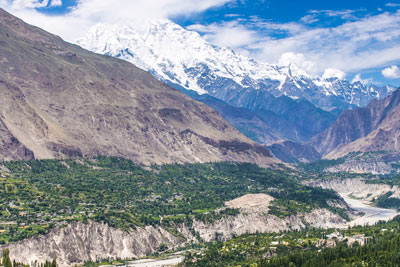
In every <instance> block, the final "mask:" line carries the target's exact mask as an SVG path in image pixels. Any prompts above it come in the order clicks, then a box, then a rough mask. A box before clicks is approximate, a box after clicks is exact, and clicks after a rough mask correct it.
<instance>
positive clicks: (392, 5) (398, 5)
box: [385, 3, 400, 7]
mask: <svg viewBox="0 0 400 267" xmlns="http://www.w3.org/2000/svg"><path fill="white" fill-rule="evenodd" d="M385 6H388V7H400V4H396V3H387V4H386V5H385Z"/></svg>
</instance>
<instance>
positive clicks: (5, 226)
mask: <svg viewBox="0 0 400 267" xmlns="http://www.w3.org/2000/svg"><path fill="white" fill-rule="evenodd" d="M1 165H2V166H3V167H2V171H1V177H2V178H0V204H1V205H0V243H3V244H4V243H6V242H10V241H17V240H21V239H24V238H28V237H31V236H34V235H38V234H44V233H46V232H48V231H49V229H51V228H53V227H62V226H63V225H65V224H67V223H70V222H73V221H83V222H86V221H88V220H94V221H98V222H105V223H107V224H108V225H110V226H112V227H118V228H122V229H124V230H126V231H129V229H131V228H135V227H137V226H144V225H149V224H152V225H155V224H163V225H170V224H176V223H181V222H187V224H188V225H190V223H191V221H192V220H193V219H197V220H203V221H208V222H212V221H213V220H216V219H219V218H221V217H223V216H229V215H234V214H236V213H237V210H229V209H222V210H221V211H215V210H216V209H219V208H222V207H224V203H225V202H226V201H229V200H232V199H234V198H237V197H240V196H243V195H245V194H249V193H267V194H269V195H271V196H273V197H274V198H276V200H275V201H274V202H273V203H272V204H273V207H272V208H271V210H270V213H272V214H275V215H277V216H280V217H284V216H288V215H292V214H296V213H297V212H303V211H311V210H312V209H313V208H318V207H324V208H328V209H331V210H332V211H334V212H337V213H340V214H342V215H343V216H345V212H344V211H343V210H340V209H337V208H332V207H330V206H329V205H328V202H329V201H335V200H338V199H339V197H338V196H337V195H336V194H335V193H334V192H333V191H329V190H322V189H320V188H312V187H307V186H303V185H301V184H300V183H299V182H298V180H297V179H298V177H297V176H295V175H294V174H293V172H291V171H290V170H271V169H265V168H261V167H258V166H257V165H255V164H248V163H227V162H225V163H207V164H171V165H163V166H152V168H147V169H145V168H142V167H140V166H138V165H136V164H134V163H133V162H132V161H129V160H126V159H122V158H116V157H96V158H91V159H88V158H86V159H69V160H63V161H61V160H33V161H28V162H22V161H17V162H16V161H14V162H3V163H2V164H1Z"/></svg>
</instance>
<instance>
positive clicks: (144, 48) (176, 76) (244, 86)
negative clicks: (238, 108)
mask: <svg viewBox="0 0 400 267" xmlns="http://www.w3.org/2000/svg"><path fill="white" fill-rule="evenodd" d="M76 43H77V44H78V45H80V46H82V47H84V48H86V49H88V50H91V51H93V52H96V53H101V54H106V55H110V56H114V57H118V58H121V59H124V60H127V61H130V62H131V63H133V64H135V65H136V66H138V67H140V68H142V69H144V70H147V71H149V72H151V73H152V74H153V75H154V76H155V77H157V78H158V79H160V80H162V81H165V82H167V83H169V84H171V85H173V86H176V87H181V88H184V89H187V90H194V91H196V92H198V93H200V94H205V93H208V94H210V95H213V96H215V97H218V98H221V99H223V100H225V101H227V100H229V99H228V98H230V97H233V96H234V95H235V94H237V93H239V92H241V91H243V90H266V91H268V92H269V93H271V94H273V95H275V96H280V95H287V96H289V97H292V98H294V99H297V98H306V99H308V100H310V101H311V102H313V103H314V104H316V105H317V106H320V107H321V108H325V109H332V108H334V107H335V106H334V105H332V104H331V103H329V101H326V98H332V97H334V98H337V99H341V100H343V102H344V103H347V104H349V105H350V104H351V105H357V106H362V105H366V104H367V103H368V102H369V101H370V100H371V99H373V98H382V97H383V96H386V95H387V94H388V93H389V92H388V89H389V88H386V89H385V88H377V87H374V88H372V87H367V86H364V85H362V84H360V83H355V84H351V83H350V82H348V81H346V80H340V79H337V78H329V79H324V78H322V77H315V76H312V75H310V74H308V73H307V72H305V71H304V70H302V69H300V68H299V67H297V66H296V65H295V64H290V65H289V66H279V65H273V64H267V63H263V62H259V61H257V60H254V59H251V58H249V57H246V56H243V55H240V54H238V53H235V52H234V51H233V50H232V49H229V48H226V47H217V46H214V45H212V44H210V43H209V42H207V41H206V40H205V39H203V38H202V37H201V36H200V34H198V33H197V32H195V31H190V30H186V29H184V28H183V27H181V26H179V25H177V24H175V23H173V22H172V21H170V20H153V21H146V22H143V23H142V24H140V25H135V26H132V25H129V24H123V23H119V24H115V25H105V24H98V25H96V26H95V27H94V28H92V29H91V30H90V31H89V32H88V34H87V35H86V36H85V37H84V38H82V39H80V40H78V41H77V42H76ZM321 99H322V100H321ZM324 99H325V100H324ZM337 99H332V102H334V101H337Z"/></svg>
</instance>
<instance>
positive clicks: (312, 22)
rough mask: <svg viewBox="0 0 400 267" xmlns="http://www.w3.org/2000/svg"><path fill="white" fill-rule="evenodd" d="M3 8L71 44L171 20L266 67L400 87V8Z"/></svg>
mask: <svg viewBox="0 0 400 267" xmlns="http://www.w3.org/2000/svg"><path fill="white" fill-rule="evenodd" d="M0 7H3V8H5V9H6V10H8V11H10V12H11V13H13V14H15V15H17V16H19V17H22V18H23V19H24V20H26V21H27V22H29V23H32V24H35V25H38V26H40V27H42V28H44V29H46V30H48V31H50V32H53V33H55V34H58V35H61V36H62V37H63V38H64V39H66V40H68V41H73V40H74V39H77V38H79V37H81V36H83V35H84V34H85V32H86V31H87V30H88V29H89V28H90V27H92V26H94V25H95V24H96V23H99V22H103V23H114V22H118V21H119V20H123V21H132V23H134V22H135V23H137V22H140V21H141V20H143V19H146V18H169V19H171V20H173V21H174V22H176V23H178V24H180V25H182V26H184V27H186V28H187V29H190V30H195V31H197V32H199V33H200V34H202V35H203V36H204V38H206V39H207V40H209V41H210V42H212V43H214V44H216V45H220V46H229V47H231V48H232V49H234V50H235V51H237V52H239V53H243V54H246V55H248V56H251V57H253V58H256V59H258V60H261V61H265V62H269V63H279V64H288V63H290V62H292V63H295V64H297V65H299V66H300V67H301V68H303V69H306V70H307V71H308V72H310V73H313V74H317V75H325V76H326V77H329V76H338V77H345V78H347V79H349V80H350V81H357V80H359V81H362V82H364V83H371V82H372V83H376V84H392V85H395V86H400V68H399V67H400V0H393V1H391V0H388V1H385V0H380V1H376V0H368V1H360V0H352V1H348V0H347V1H296V0H292V1H289V0H253V1H250V0H196V1H193V0H192V1H190V0H80V1H79V2H78V1H77V0H0Z"/></svg>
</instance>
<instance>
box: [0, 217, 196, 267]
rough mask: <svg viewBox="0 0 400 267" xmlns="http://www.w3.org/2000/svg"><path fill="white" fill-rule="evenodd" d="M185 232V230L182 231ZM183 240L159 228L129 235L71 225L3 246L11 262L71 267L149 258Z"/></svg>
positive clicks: (97, 226)
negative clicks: (161, 246)
mask: <svg viewBox="0 0 400 267" xmlns="http://www.w3.org/2000/svg"><path fill="white" fill-rule="evenodd" d="M183 228H185V227H183ZM183 228H178V230H182V234H183V235H186V238H187V240H193V236H191V233H190V231H188V230H187V229H183ZM184 242H186V240H182V239H180V238H178V237H176V236H174V235H172V234H171V233H169V232H168V231H166V230H165V229H163V228H161V227H153V226H146V227H144V228H137V229H135V230H131V231H130V232H129V233H128V232H125V231H122V230H120V229H115V228H111V227H109V226H107V225H105V224H101V223H95V222H88V223H87V224H84V223H73V224H70V225H68V226H67V227H65V228H58V229H53V230H51V231H50V233H49V234H47V235H43V236H38V237H34V238H30V239H27V240H23V241H20V242H16V243H9V244H7V245H4V246H3V248H4V247H8V248H9V249H10V252H11V253H10V254H11V258H12V259H17V260H18V261H19V262H24V263H29V264H30V263H32V262H34V261H38V262H39V263H40V262H42V263H43V262H45V261H46V260H51V259H53V258H57V263H58V264H59V266H72V265H74V264H79V263H83V262H85V261H89V260H91V261H96V260H97V259H99V260H100V259H105V258H135V257H141V256H145V255H149V254H151V253H153V252H155V251H157V250H158V248H159V247H160V245H161V244H165V245H167V246H168V247H175V246H179V245H182V244H183V243H184Z"/></svg>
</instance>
